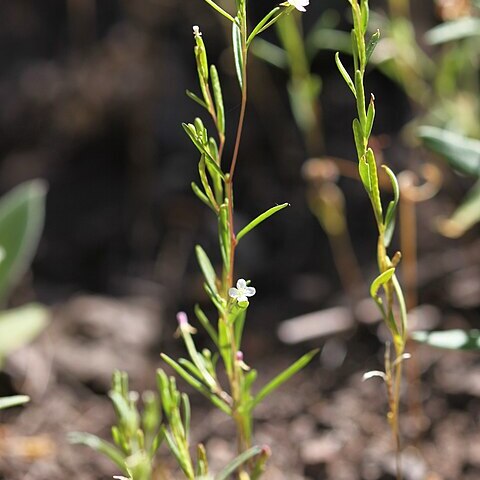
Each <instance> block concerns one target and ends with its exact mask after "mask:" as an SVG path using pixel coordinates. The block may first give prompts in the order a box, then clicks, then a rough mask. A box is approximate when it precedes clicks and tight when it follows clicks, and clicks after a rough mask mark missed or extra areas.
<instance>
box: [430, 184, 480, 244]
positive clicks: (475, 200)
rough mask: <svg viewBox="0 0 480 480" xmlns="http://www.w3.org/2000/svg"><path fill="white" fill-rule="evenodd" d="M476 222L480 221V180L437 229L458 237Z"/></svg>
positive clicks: (449, 235) (452, 236) (447, 234)
mask: <svg viewBox="0 0 480 480" xmlns="http://www.w3.org/2000/svg"><path fill="white" fill-rule="evenodd" d="M478 222H480V182H477V183H476V185H475V186H474V187H473V188H472V189H471V190H470V191H469V192H468V194H467V196H466V198H465V199H464V200H463V201H462V203H461V204H460V206H459V207H458V208H457V209H456V210H455V212H454V213H453V215H452V216H451V217H450V218H448V219H447V220H444V221H442V222H441V223H440V227H439V230H440V231H441V233H443V235H445V236H447V237H451V238H458V237H460V236H462V235H463V234H464V233H465V232H466V231H467V230H469V229H470V228H471V227H473V226H474V225H475V224H477V223H478Z"/></svg>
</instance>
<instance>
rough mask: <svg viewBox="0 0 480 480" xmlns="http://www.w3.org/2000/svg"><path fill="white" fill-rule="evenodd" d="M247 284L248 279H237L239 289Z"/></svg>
mask: <svg viewBox="0 0 480 480" xmlns="http://www.w3.org/2000/svg"><path fill="white" fill-rule="evenodd" d="M246 286H247V282H246V280H244V279H243V278H239V279H238V281H237V288H238V289H239V290H243V289H244V288H245V287H246Z"/></svg>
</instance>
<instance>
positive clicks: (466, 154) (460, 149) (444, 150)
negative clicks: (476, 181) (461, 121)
mask: <svg viewBox="0 0 480 480" xmlns="http://www.w3.org/2000/svg"><path fill="white" fill-rule="evenodd" d="M418 136H419V137H420V139H421V140H422V142H423V144H424V145H425V146H426V147H427V148H429V149H430V150H432V151H433V152H435V153H438V154H439V155H441V156H443V157H444V158H445V159H446V160H447V162H448V163H449V164H450V166H451V167H452V168H454V169H456V170H458V171H459V172H462V173H466V174H467V175H473V176H475V177H479V176H480V141H479V140H474V139H473V138H467V137H464V136H463V135H460V134H458V133H454V132H451V131H449V130H443V129H441V128H436V127H420V128H419V129H418Z"/></svg>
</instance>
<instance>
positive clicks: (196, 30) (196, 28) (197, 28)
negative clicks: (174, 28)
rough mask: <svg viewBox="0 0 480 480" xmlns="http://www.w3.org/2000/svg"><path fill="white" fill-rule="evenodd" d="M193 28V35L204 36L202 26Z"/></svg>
mask: <svg viewBox="0 0 480 480" xmlns="http://www.w3.org/2000/svg"><path fill="white" fill-rule="evenodd" d="M300 1H303V0H300ZM192 28H193V36H194V37H201V36H202V32H201V31H200V27H199V26H198V25H194V26H193V27H192Z"/></svg>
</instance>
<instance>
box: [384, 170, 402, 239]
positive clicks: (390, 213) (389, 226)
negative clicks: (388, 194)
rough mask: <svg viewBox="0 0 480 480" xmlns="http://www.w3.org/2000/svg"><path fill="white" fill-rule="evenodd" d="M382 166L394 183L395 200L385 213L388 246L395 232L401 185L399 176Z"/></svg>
mask: <svg viewBox="0 0 480 480" xmlns="http://www.w3.org/2000/svg"><path fill="white" fill-rule="evenodd" d="M382 168H383V169H384V170H385V172H387V175H388V177H389V178H390V182H391V183H392V188H393V200H391V201H390V203H389V204H388V208H387V213H386V214H385V222H384V225H385V246H386V247H388V246H389V245H390V242H391V241H392V237H393V232H394V230H395V217H396V213H397V205H398V201H399V199H400V187H399V186H398V181H397V177H395V174H394V173H393V172H392V170H391V169H390V168H388V167H387V166H386V165H382Z"/></svg>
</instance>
